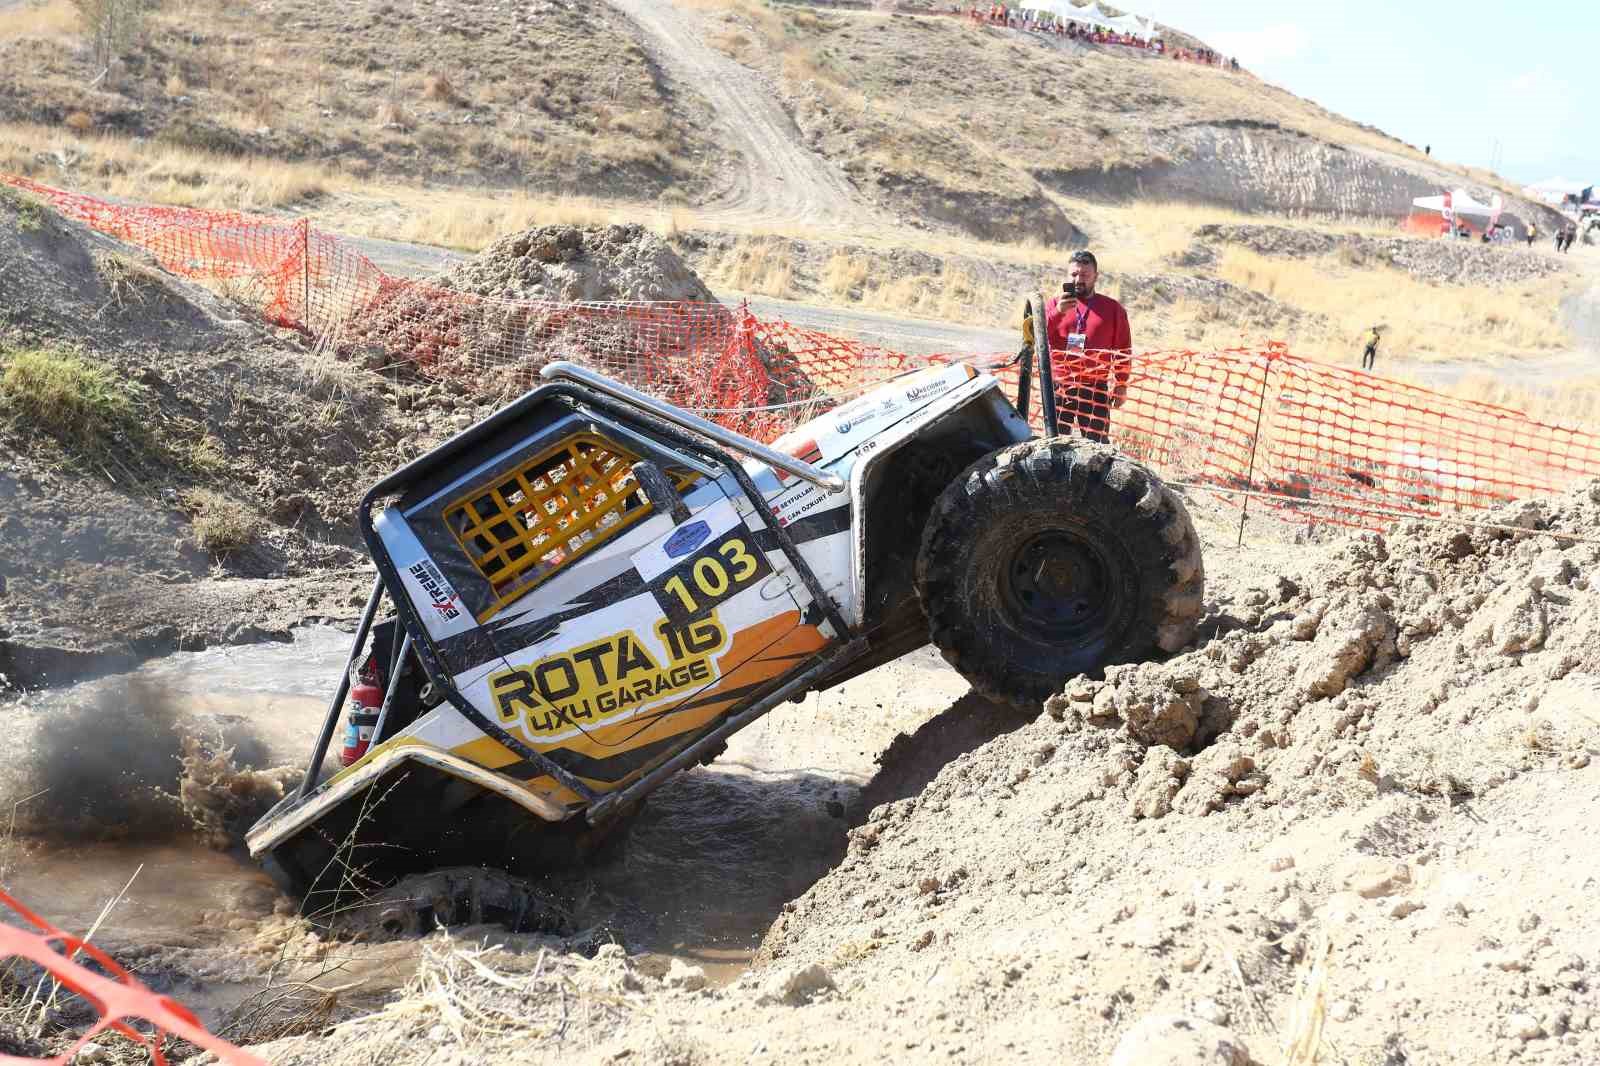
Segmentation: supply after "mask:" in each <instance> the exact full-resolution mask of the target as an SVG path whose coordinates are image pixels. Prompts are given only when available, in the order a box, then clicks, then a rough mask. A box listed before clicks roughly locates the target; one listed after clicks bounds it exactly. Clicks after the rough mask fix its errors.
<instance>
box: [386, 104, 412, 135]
mask: <svg viewBox="0 0 1600 1066" xmlns="http://www.w3.org/2000/svg"><path fill="white" fill-rule="evenodd" d="M378 123H379V125H381V126H384V127H386V128H393V129H397V130H408V129H410V128H411V116H410V114H408V113H407V112H406V109H405V105H404V104H402V103H400V101H398V100H386V101H385V102H384V104H383V106H382V107H380V108H379V109H378Z"/></svg>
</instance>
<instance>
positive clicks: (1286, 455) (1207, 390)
mask: <svg viewBox="0 0 1600 1066" xmlns="http://www.w3.org/2000/svg"><path fill="white" fill-rule="evenodd" d="M0 183H6V184H10V185H13V186H15V187H17V188H20V189H23V190H26V191H28V192H30V193H32V194H34V195H36V196H39V197H41V198H42V199H44V200H46V201H48V202H49V203H50V204H51V205H52V206H54V207H55V208H56V209H57V210H58V211H60V212H61V213H62V214H63V215H66V216H68V217H70V218H74V219H77V220H79V221H81V222H83V223H85V224H86V225H88V226H90V227H91V228H93V229H96V230H98V231H100V232H102V233H105V234H109V235H111V236H113V237H117V238H119V239H121V240H123V241H126V242H128V243H130V244H133V245H136V246H137V247H139V248H142V249H144V250H145V251H147V252H148V253H149V254H150V255H151V256H153V257H154V258H155V260H156V261H157V262H158V263H159V264H160V265H161V266H162V267H164V268H165V269H167V270H168V271H171V272H172V273H174V274H177V275H181V276H184V277H187V278H192V279H194V280H197V281H200V282H203V283H205V284H207V285H210V286H212V287H214V288H216V289H218V290H220V291H222V292H223V293H225V294H226V295H228V296H230V297H232V298H234V299H237V300H239V301H241V302H244V303H246V304H247V305H250V306H254V307H256V308H257V309H258V310H259V311H260V312H261V313H262V314H263V315H264V316H266V317H267V318H268V319H269V320H270V321H272V322H274V323H276V324H278V325H280V326H285V327H289V328H293V329H297V330H299V331H301V332H302V333H304V334H305V335H306V336H307V337H309V338H311V339H313V340H314V341H315V342H316V344H317V345H318V346H319V348H321V349H323V350H326V351H332V352H335V353H338V354H339V355H341V356H342V357H345V358H349V359H353V360H357V361H360V362H363V363H365V364H366V365H369V366H372V367H381V366H396V365H399V366H406V367H409V368H410V369H412V370H413V371H415V372H416V373H418V374H422V375H426V376H429V377H434V378H443V377H451V378H460V379H465V380H469V381H471V382H473V383H474V385H475V386H477V387H479V388H482V389H485V390H493V391H499V392H511V391H515V390H520V389H523V388H527V387H531V386H532V385H534V384H535V383H537V381H538V372H539V370H540V369H541V368H542V367H543V366H544V365H545V364H546V363H548V362H551V361H553V360H556V359H569V360H572V361H575V362H579V363H583V364H585V365H588V366H592V367H594V368H595V369H597V370H600V371H602V372H603V373H606V374H609V375H611V376H613V377H616V378H618V379H620V380H622V381H625V382H627V383H628V384H630V385H633V386H634V387H636V388H640V389H642V390H644V391H647V392H649V393H651V394H653V395H656V396H659V397H661V398H663V399H665V400H668V401H670V402H672V403H675V404H677V405H679V406H681V407H685V408H688V409H690V410H694V411H697V412H700V413H703V414H705V415H707V416H708V417H710V418H712V419H714V420H715V421H717V422H719V423H720V424H722V425H724V426H727V427H728V428H730V429H734V430H738V431H741V432H744V433H746V434H749V435H751V436H754V437H756V438H758V439H760V440H763V441H771V440H772V439H773V438H775V437H777V436H778V435H780V434H782V433H783V432H785V431H786V430H788V429H789V428H791V427H793V426H794V425H796V424H798V423H799V422H801V421H804V420H805V419H808V418H810V417H813V416H815V415H816V414H818V413H820V412H822V411H824V410H826V409H828V408H829V407H830V406H832V405H833V404H835V403H838V402H840V401H841V400H843V399H846V398H848V397H849V396H851V395H853V394H855V393H857V392H859V391H861V390H863V389H865V388H868V387H870V386H871V385H873V384H875V383H877V382H881V381H884V380H886V379H887V378H889V377H892V376H894V375H896V374H899V373H903V372H905V371H907V370H911V369H915V368H917V367H919V366H925V365H927V364H928V363H929V362H941V361H949V360H956V359H960V360H966V361H970V362H975V363H978V364H980V365H984V366H986V367H987V368H989V369H992V370H994V371H995V372H996V373H997V374H998V375H999V376H1000V378H1001V379H1002V381H1003V382H1005V383H1006V387H1007V389H1008V391H1011V390H1014V388H1015V383H1016V367H1015V366H1014V365H1013V364H1012V362H1011V360H1010V356H1009V354H1000V355H981V356H973V355H971V354H962V355H956V354H949V355H944V356H938V355H935V356H926V355H923V356H916V355H908V354H905V353H903V352H898V351H895V350H893V349H890V348H887V347H882V346H878V345H873V344H868V343H865V342H863V341H861V340H859V339H854V338H845V337H839V336H835V335H833V334H829V333H824V332H821V331H818V330H814V329H808V328H805V327H803V326H800V325H797V324H795V323H792V322H784V321H778V320H772V319H760V318H757V317H756V316H755V315H754V314H752V313H751V312H750V310H749V308H748V307H746V306H742V305H741V306H739V307H728V306H724V305H722V304H718V303H612V304H596V303H579V304H569V303H556V302H546V301H531V300H528V301H515V300H501V299H493V298H489V297H483V296H478V295H475V294H472V293H464V292H457V291H455V290H452V289H448V288H444V287H441V286H438V285H433V284H429V283H427V282H420V281H414V280H411V279H407V278H400V277H395V276H393V275H390V274H388V273H386V272H384V271H383V270H381V269H380V268H379V267H378V266H377V265H376V264H374V263H373V262H372V261H371V260H370V259H368V258H367V257H366V256H365V255H363V254H361V252H359V251H358V250H356V248H355V247H354V246H353V245H352V243H351V242H350V241H348V240H346V239H343V238H340V237H337V236H335V235H333V234H329V233H324V232H321V231H318V230H316V229H315V228H313V227H312V226H311V225H310V223H309V222H308V221H306V220H303V219H302V220H285V219H276V218H262V217H253V216H248V215H239V214H232V213H228V212H218V211H203V210H198V209H192V208H173V207H156V206H144V205H129V204H113V203H109V202H107V201H104V200H100V199H97V198H95V197H91V196H85V195H82V194H79V193H71V192H65V191H62V190H59V189H53V188H51V187H49V186H46V185H41V184H39V183H37V182H33V181H30V180H28V179H24V178H11V177H5V176H3V175H0ZM1096 359H1097V357H1094V356H1091V357H1090V360H1089V361H1088V362H1087V363H1086V364H1085V365H1083V366H1071V365H1067V364H1065V363H1062V364H1061V365H1060V368H1059V370H1058V373H1057V376H1058V378H1059V379H1062V380H1063V381H1065V382H1066V383H1068V384H1070V382H1072V381H1073V380H1077V379H1081V378H1082V377H1083V376H1084V375H1088V376H1090V377H1093V376H1094V375H1095V374H1099V375H1100V376H1101V377H1103V376H1104V370H1103V367H1102V368H1101V369H1098V370H1097V369H1096V368H1095V366H1094V365H1093V364H1094V362H1095V360H1096ZM1013 394H1014V393H1013ZM1039 411H1040V403H1039V400H1038V397H1037V374H1036V375H1035V397H1034V401H1033V404H1032V410H1031V411H1030V414H1031V415H1032V416H1033V421H1034V424H1035V425H1038V423H1039V417H1038V416H1039ZM1109 414H1110V423H1111V439H1112V442H1113V443H1115V444H1116V445H1118V446H1119V447H1120V448H1122V449H1123V450H1124V451H1126V452H1128V453H1130V454H1132V455H1134V456H1136V457H1139V458H1142V459H1144V460H1146V461H1148V462H1149V463H1150V464H1151V465H1153V466H1154V467H1155V468H1156V469H1157V470H1158V471H1160V472H1161V473H1162V474H1163V475H1164V476H1165V477H1166V478H1168V479H1169V480H1171V481H1174V482H1178V483H1182V484H1188V485H1196V486H1209V487H1212V488H1215V489H1217V490H1219V491H1223V492H1239V491H1241V490H1244V491H1250V492H1264V493H1267V494H1269V495H1270V496H1271V497H1272V499H1271V500H1270V501H1269V502H1270V504H1271V506H1272V507H1273V508H1275V509H1276V510H1277V511H1278V513H1280V514H1283V515H1286V516H1288V515H1298V514H1300V513H1301V512H1303V513H1304V516H1305V517H1307V518H1314V519H1316V520H1318V521H1330V522H1335V523H1339V524H1344V525H1351V526H1358V527H1366V528H1379V527H1382V526H1384V525H1386V524H1388V523H1389V522H1391V521H1392V520H1393V519H1394V518H1395V517H1397V516H1404V515H1419V516H1429V515H1434V516H1437V515H1445V514H1453V513H1460V512H1467V511H1471V510H1475V509H1479V508H1482V507H1485V506H1488V505H1492V504H1495V503H1499V502H1502V501H1506V500H1510V499H1514V498H1516V497H1519V496H1524V495H1527V494H1529V493H1540V492H1554V491H1560V490H1562V489H1564V488H1566V487H1567V486H1568V485H1569V484H1571V483H1572V482H1573V481H1574V480H1575V479H1577V478H1580V477H1600V433H1597V432H1596V431H1595V430H1592V429H1587V428H1575V427H1567V426H1560V425H1555V424H1551V423H1548V422H1542V421H1539V420H1537V419H1533V418H1530V417H1528V416H1526V415H1524V414H1521V413H1519V412H1517V411H1513V410H1509V409H1506V408H1501V407H1496V406H1493V405H1491V404H1485V403H1478V402H1473V401H1467V400H1459V399H1455V398H1453V397H1450V396H1446V395H1443V394H1441V393H1437V392H1433V391H1430V390H1427V389H1423V388H1419V387H1416V386H1411V385H1404V384H1401V383H1398V382H1394V381H1390V380H1387V379H1385V378H1380V377H1376V376H1374V375H1371V374H1367V373H1363V372H1360V371H1356V370H1351V369H1346V368H1343V367H1337V366H1332V365H1328V364H1325V363H1319V362H1317V361H1315V360H1310V359H1305V358H1302V357H1299V356H1296V355H1294V354H1292V353H1290V352H1289V351H1288V350H1287V349H1286V348H1284V347H1283V346H1282V345H1278V344H1267V345H1265V346H1264V347H1262V348H1259V349H1246V348H1239V349H1228V350H1222V351H1206V352H1196V351H1156V352H1143V353H1139V354H1137V355H1136V356H1134V358H1133V359H1132V360H1131V362H1130V364H1129V373H1128V380H1127V393H1126V398H1125V402H1123V403H1122V405H1121V406H1120V407H1118V408H1116V409H1115V410H1112V411H1111V412H1110V413H1109Z"/></svg>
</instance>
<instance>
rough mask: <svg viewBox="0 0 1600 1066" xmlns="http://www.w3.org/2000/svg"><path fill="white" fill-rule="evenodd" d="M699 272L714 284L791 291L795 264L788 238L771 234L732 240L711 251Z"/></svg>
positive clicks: (768, 293)
mask: <svg viewBox="0 0 1600 1066" xmlns="http://www.w3.org/2000/svg"><path fill="white" fill-rule="evenodd" d="M701 273H702V274H703V275H704V276H705V277H706V280H707V281H708V282H709V283H710V284H712V285H714V286H718V285H720V286H723V287H725V288H730V289H736V290H738V291H740V292H750V293H756V294H758V295H761V296H777V297H781V298H787V297H790V296H792V295H794V267H793V266H792V265H791V263H790V261H789V245H788V244H787V242H785V241H782V240H778V239H776V238H772V237H751V238H746V239H743V240H739V241H735V242H734V243H733V245H732V246H731V247H730V248H729V249H728V250H727V251H725V252H722V253H720V254H716V255H713V256H712V257H711V258H710V259H709V260H708V261H707V263H706V264H704V266H703V267H702V270H701Z"/></svg>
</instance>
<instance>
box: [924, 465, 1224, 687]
mask: <svg viewBox="0 0 1600 1066" xmlns="http://www.w3.org/2000/svg"><path fill="white" fill-rule="evenodd" d="M916 588H917V596H918V598H919V599H920V600H921V602H922V607H923V610H924V611H925V612H926V614H927V616H928V627H929V636H930V639H931V640H932V642H933V644H934V646H935V647H937V648H938V649H939V651H940V652H941V653H942V654H943V655H944V657H945V660H946V661H947V662H949V663H950V665H952V666H954V667H955V668H956V669H957V670H958V671H960V672H961V674H962V676H964V677H965V678H966V679H967V681H968V682H970V683H971V684H972V686H973V688H975V689H977V690H978V691H979V692H981V693H982V694H983V695H985V696H988V697H990V698H991V699H995V700H1000V701H1003V702H1006V703H1010V704H1012V705H1013V706H1016V707H1018V708H1022V709H1033V710H1037V709H1038V707H1039V705H1040V703H1042V702H1043V701H1044V700H1045V699H1046V698H1048V697H1049V696H1050V695H1052V694H1054V693H1056V692H1059V691H1060V690H1061V687H1062V685H1063V684H1064V683H1065V682H1066V681H1067V680H1068V679H1069V678H1071V677H1074V676H1076V675H1078V674H1090V675H1097V674H1099V673H1100V672H1101V671H1102V670H1104V669H1105V667H1107V666H1110V665H1113V664H1116V663H1126V662H1135V661H1139V660H1143V659H1147V658H1150V657H1152V656H1154V655H1156V654H1159V653H1170V652H1174V651H1177V650H1178V649H1180V648H1182V647H1183V646H1184V645H1186V644H1188V643H1189V641H1190V640H1191V639H1192V638H1193V636H1194V630H1195V625H1196V623H1197V622H1198V621H1199V619H1200V611H1201V606H1202V598H1203V593H1204V589H1205V570H1204V567H1203V565H1202V563H1201V559H1200V541H1199V538H1198V537H1197V536H1196V535H1195V531H1194V525H1193V523H1192V522H1191V521H1190V519H1189V513H1188V511H1187V510H1186V509H1185V508H1184V506H1183V501H1182V500H1180V499H1179V498H1178V497H1177V495H1176V494H1175V493H1173V492H1172V490H1170V489H1168V488H1167V487H1166V486H1165V485H1163V484H1162V483H1161V481H1160V479H1158V478H1157V477H1156V476H1155V475H1154V474H1152V473H1151V472H1150V471H1148V470H1146V469H1145V468H1144V467H1142V466H1140V465H1139V464H1137V463H1135V462H1133V461H1132V460H1131V459H1128V458H1127V457H1126V456H1123V455H1119V454H1118V453H1117V452H1116V451H1115V450H1113V449H1112V448H1110V447H1107V446H1106V445H1102V444H1092V443H1089V442H1086V441H1081V440H1075V439H1069V438H1064V437H1054V438H1049V439H1045V440H1033V441H1026V442H1024V443H1022V444H1017V445H1013V446H1011V447H1009V448H1004V449H1001V450H1000V451H997V452H994V453H992V454H990V455H987V456H985V457H984V458H982V459H980V460H979V461H978V462H976V463H974V464H973V465H972V466H971V467H969V468H967V470H966V471H965V472H964V473H963V474H962V475H961V476H960V477H958V478H956V480H955V481H953V482H951V484H950V485H949V486H948V487H947V488H946V489H945V490H944V492H943V493H942V494H941V495H940V497H939V501H938V503H937V504H936V505H935V506H934V509H933V513H932V515H930V516H929V518H928V523H927V525H926V526H925V527H924V528H923V533H922V547H921V551H920V552H919V554H918V556H917V570H916Z"/></svg>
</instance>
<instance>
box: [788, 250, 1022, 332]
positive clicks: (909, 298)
mask: <svg viewBox="0 0 1600 1066" xmlns="http://www.w3.org/2000/svg"><path fill="white" fill-rule="evenodd" d="M875 266H876V264H875V262H874V260H873V259H872V257H870V256H866V255H862V254H860V253H856V252H846V251H837V252H834V253H833V255H832V256H830V257H829V258H828V262H827V264H826V265H825V266H824V267H823V274H822V285H823V289H824V291H825V292H826V293H827V294H828V295H829V296H831V297H833V299H834V300H836V301H838V302H839V303H842V304H848V305H854V306H858V307H867V308H872V309H874V310H881V311H891V312H896V313H904V314H910V315H915V316H918V317H921V318H933V319H939V320H941V321H945V322H970V323H976V324H980V325H1000V324H1002V323H1004V322H1007V321H1009V318H1010V311H1011V310H1012V305H1014V304H1015V303H1016V297H1017V294H1015V293H1007V292H1003V291H1001V290H1000V289H999V288H997V287H995V286H994V285H991V284H986V283H984V282H982V281H979V280H978V279H976V278H975V277H973V276H972V274H971V273H969V272H968V271H966V270H963V269H962V268H961V267H952V268H951V269H949V270H946V271H944V272H943V273H941V274H937V275H933V274H915V275H909V276H902V277H885V276H882V275H881V274H880V273H879V272H878V271H877V270H875ZM775 295H776V294H775Z"/></svg>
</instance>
